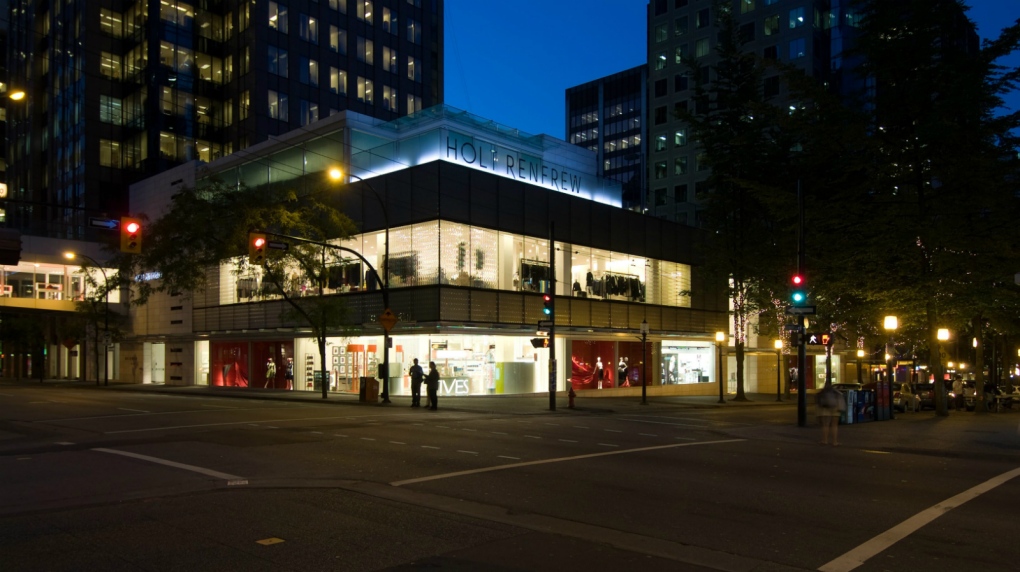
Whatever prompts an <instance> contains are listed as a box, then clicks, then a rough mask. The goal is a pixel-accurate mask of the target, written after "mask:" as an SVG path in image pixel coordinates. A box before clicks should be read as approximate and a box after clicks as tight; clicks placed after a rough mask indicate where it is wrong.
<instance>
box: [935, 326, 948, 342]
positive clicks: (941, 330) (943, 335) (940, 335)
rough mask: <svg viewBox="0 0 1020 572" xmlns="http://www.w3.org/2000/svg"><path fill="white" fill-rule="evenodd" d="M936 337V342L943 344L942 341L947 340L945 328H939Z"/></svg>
mask: <svg viewBox="0 0 1020 572" xmlns="http://www.w3.org/2000/svg"><path fill="white" fill-rule="evenodd" d="M937 337H938V340H939V341H940V342H944V341H946V340H948V339H949V330H948V329H947V328H939V332H938V335H937Z"/></svg>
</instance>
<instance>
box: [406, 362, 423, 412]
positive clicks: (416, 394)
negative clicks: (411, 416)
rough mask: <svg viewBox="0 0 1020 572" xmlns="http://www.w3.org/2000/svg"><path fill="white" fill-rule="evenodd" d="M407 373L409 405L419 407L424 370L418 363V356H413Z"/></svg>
mask: <svg viewBox="0 0 1020 572" xmlns="http://www.w3.org/2000/svg"><path fill="white" fill-rule="evenodd" d="M408 374H410V375H411V407H421V382H422V381H424V380H425V372H424V371H422V369H421V366H420V365H418V358H414V365H412V366H411V369H410V371H408Z"/></svg>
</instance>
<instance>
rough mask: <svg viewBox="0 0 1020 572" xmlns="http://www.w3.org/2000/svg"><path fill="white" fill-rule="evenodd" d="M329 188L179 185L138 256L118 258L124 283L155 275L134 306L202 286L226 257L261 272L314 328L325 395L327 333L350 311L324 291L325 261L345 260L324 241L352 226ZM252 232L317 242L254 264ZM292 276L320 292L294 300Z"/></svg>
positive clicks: (303, 183)
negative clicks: (250, 248)
mask: <svg viewBox="0 0 1020 572" xmlns="http://www.w3.org/2000/svg"><path fill="white" fill-rule="evenodd" d="M333 190H334V186H333V185H331V184H329V183H327V182H326V181H324V180H323V179H322V178H321V175H320V174H316V175H309V176H307V177H304V178H299V179H295V180H292V181H287V182H285V183H271V184H266V185H261V186H258V187H247V186H244V185H241V186H239V187H236V188H235V187H228V186H226V185H224V184H223V183H222V182H220V181H216V180H213V181H210V182H209V183H208V184H207V185H206V186H200V187H197V188H194V189H185V190H182V191H180V192H179V193H178V194H176V195H174V196H173V198H172V200H171V202H170V205H169V207H168V208H167V210H166V212H165V213H164V214H163V215H162V216H160V217H159V218H158V219H157V220H155V221H153V222H152V224H150V225H148V230H147V231H146V242H145V248H144V251H143V253H142V254H141V255H136V256H133V257H131V256H127V257H122V258H121V262H120V264H121V269H120V273H119V276H120V277H121V280H125V279H126V277H131V276H137V275H139V274H140V273H142V272H148V271H156V272H158V273H159V275H160V279H159V280H154V281H141V282H136V283H134V284H133V285H134V287H135V293H136V295H135V297H134V299H133V300H132V303H133V304H144V303H145V302H146V301H148V299H149V298H150V297H151V296H152V295H153V294H154V293H156V292H163V293H176V292H180V293H183V294H187V293H193V292H196V291H199V290H201V289H202V288H204V287H205V285H206V281H207V274H206V270H207V268H209V267H214V266H218V265H219V264H221V263H222V262H224V261H232V263H233V264H234V265H235V271H236V272H239V273H241V272H249V271H254V272H259V273H261V274H262V278H263V283H270V284H272V285H273V290H274V292H276V293H278V294H279V295H280V296H281V297H282V299H283V300H284V301H285V302H286V304H287V305H288V310H287V312H286V318H288V319H299V320H301V321H303V322H304V324H305V325H307V326H308V327H309V328H311V330H312V334H313V336H314V337H315V338H316V340H317V342H318V348H319V357H320V364H321V372H322V397H323V399H325V398H326V397H327V395H328V394H327V392H328V389H329V387H328V384H327V383H326V380H327V371H328V368H327V365H326V338H327V336H328V335H329V334H330V333H335V332H337V331H341V332H342V331H343V327H344V324H345V322H346V315H347V311H346V304H345V302H344V300H343V297H342V296H323V295H322V288H323V285H324V284H325V282H326V280H327V278H328V272H329V268H330V266H334V265H336V264H339V263H340V261H341V259H342V258H343V257H342V256H341V255H340V253H339V251H338V250H336V249H334V248H331V247H329V246H327V245H326V244H327V242H328V241H336V242H338V241H340V240H342V239H345V238H347V237H349V236H350V235H351V233H352V232H353V230H354V228H355V227H354V223H353V222H352V221H351V220H350V218H348V217H347V216H346V215H344V214H343V213H342V212H341V211H340V210H339V207H338V200H337V198H336V197H335V193H333V192H332V191H333ZM210 229H215V232H210ZM255 230H258V231H263V232H267V233H271V234H277V235H280V236H293V237H298V238H301V239H307V240H310V241H315V242H317V243H319V244H308V243H305V242H293V243H292V244H290V245H289V248H288V249H287V250H286V251H279V250H270V255H269V256H268V257H267V261H266V264H265V267H264V268H261V269H257V268H256V269H252V268H251V267H250V265H249V263H248V260H247V257H246V256H245V255H246V254H247V252H248V246H247V245H248V238H249V233H250V232H252V231H255ZM274 240H275V239H274ZM281 240H282V239H281ZM292 281H298V282H300V283H303V284H304V283H307V284H313V285H316V286H317V287H318V293H319V295H318V296H302V297H294V296H293V295H292V294H291V293H290V290H291V289H290V288H288V285H289V284H291V283H292Z"/></svg>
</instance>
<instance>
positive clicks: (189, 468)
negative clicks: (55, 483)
mask: <svg viewBox="0 0 1020 572" xmlns="http://www.w3.org/2000/svg"><path fill="white" fill-rule="evenodd" d="M92 450H93V451H98V452H100V453H110V454H113V455H123V456H124V457H131V458H133V459H139V460H142V461H148V462H150V463H157V464H159V465H166V466H168V467H174V468H177V469H184V470H185V471H192V472H194V473H201V474H203V475H206V476H208V477H215V478H217V479H223V480H225V481H227V484H231V483H233V484H247V482H248V481H247V480H245V478H244V477H239V476H237V475H231V474H228V473H221V472H219V471H214V470H212V469H206V468H205V467H196V466H195V465H186V464H184V463H178V462H176V461H168V460H166V459H160V458H159V457H150V456H148V455H139V454H138V453H130V452H128V451H118V450H117V449H104V448H96V449H92ZM240 481H244V482H243V483H242V482H240Z"/></svg>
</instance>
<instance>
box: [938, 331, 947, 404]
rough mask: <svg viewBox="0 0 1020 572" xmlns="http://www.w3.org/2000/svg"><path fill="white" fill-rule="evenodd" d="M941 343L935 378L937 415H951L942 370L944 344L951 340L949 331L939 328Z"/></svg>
mask: <svg viewBox="0 0 1020 572" xmlns="http://www.w3.org/2000/svg"><path fill="white" fill-rule="evenodd" d="M935 337H936V339H938V341H939V367H938V369H937V370H936V377H935V414H936V415H949V399H948V396H947V395H946V382H945V377H946V375H945V371H944V370H943V369H942V343H943V342H945V341H947V340H949V329H948V328H939V329H938V333H937V334H936V336H935Z"/></svg>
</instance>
